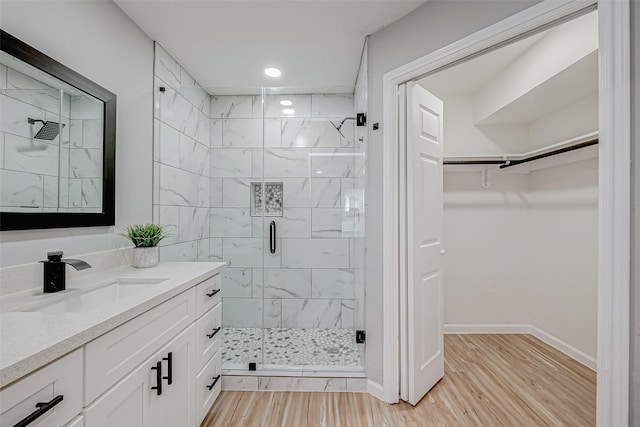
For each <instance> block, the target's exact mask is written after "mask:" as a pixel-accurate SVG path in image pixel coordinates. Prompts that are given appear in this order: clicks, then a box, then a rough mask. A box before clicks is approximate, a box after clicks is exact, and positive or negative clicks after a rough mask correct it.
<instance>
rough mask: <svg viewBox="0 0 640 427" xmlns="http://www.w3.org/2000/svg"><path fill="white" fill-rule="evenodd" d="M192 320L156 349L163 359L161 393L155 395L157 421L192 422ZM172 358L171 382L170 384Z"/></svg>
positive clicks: (169, 425)
mask: <svg viewBox="0 0 640 427" xmlns="http://www.w3.org/2000/svg"><path fill="white" fill-rule="evenodd" d="M195 332H196V329H195V324H192V325H191V326H189V327H188V328H187V329H185V330H184V331H183V332H182V333H180V334H179V335H178V336H177V337H175V338H174V339H173V340H171V341H170V342H169V343H168V344H167V345H166V346H165V347H163V348H162V349H161V350H160V351H159V353H158V360H161V361H162V375H163V377H164V380H163V384H162V395H161V396H158V397H157V399H156V400H157V408H156V411H157V415H158V419H157V424H156V426H158V427H162V426H166V427H176V426H185V427H188V426H195V425H196V423H195V378H196V374H197V372H196V344H195V342H196V337H195ZM169 362H171V375H170V376H171V384H169Z"/></svg>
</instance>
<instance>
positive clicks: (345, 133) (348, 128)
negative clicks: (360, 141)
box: [336, 120, 356, 147]
mask: <svg viewBox="0 0 640 427" xmlns="http://www.w3.org/2000/svg"><path fill="white" fill-rule="evenodd" d="M336 124H338V123H336ZM355 128H356V122H355V120H347V121H346V122H344V123H343V124H342V127H341V128H340V146H341V147H354V146H355V145H356V135H355Z"/></svg>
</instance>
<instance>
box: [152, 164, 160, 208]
mask: <svg viewBox="0 0 640 427" xmlns="http://www.w3.org/2000/svg"><path fill="white" fill-rule="evenodd" d="M151 186H152V188H151V200H152V203H153V204H156V205H157V204H160V163H158V162H153V179H152V182H151Z"/></svg>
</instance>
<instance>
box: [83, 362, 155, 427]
mask: <svg viewBox="0 0 640 427" xmlns="http://www.w3.org/2000/svg"><path fill="white" fill-rule="evenodd" d="M155 366H156V364H155V362H152V360H151V359H149V361H147V362H144V363H143V364H141V365H140V366H139V367H138V368H136V369H135V370H134V371H133V372H131V373H130V374H129V375H127V376H126V377H125V378H124V379H122V380H121V381H120V382H119V383H117V384H116V385H115V386H113V387H112V388H110V389H109V390H107V392H106V393H105V394H103V395H102V396H100V397H99V398H98V399H97V400H96V401H95V402H93V403H92V404H91V405H89V407H87V408H86V409H85V411H84V418H85V425H87V426H90V427H114V426H126V427H155V425H156V423H155V416H156V414H155V404H156V397H157V396H156V391H155V390H152V389H151V387H154V386H155V385H156V373H155V371H154V370H152V369H151V368H152V367H155ZM159 397H161V396H159Z"/></svg>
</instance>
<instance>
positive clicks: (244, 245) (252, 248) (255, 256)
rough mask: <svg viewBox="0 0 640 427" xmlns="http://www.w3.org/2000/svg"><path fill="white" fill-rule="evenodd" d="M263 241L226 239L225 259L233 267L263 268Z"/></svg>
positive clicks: (224, 246) (224, 243)
mask: <svg viewBox="0 0 640 427" xmlns="http://www.w3.org/2000/svg"><path fill="white" fill-rule="evenodd" d="M263 245H264V241H263V239H256V238H225V239H224V240H223V242H222V251H223V258H224V260H225V261H227V262H229V263H231V265H230V266H232V267H262V266H263V259H262V256H263V252H264V249H265V248H264V246H263Z"/></svg>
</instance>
